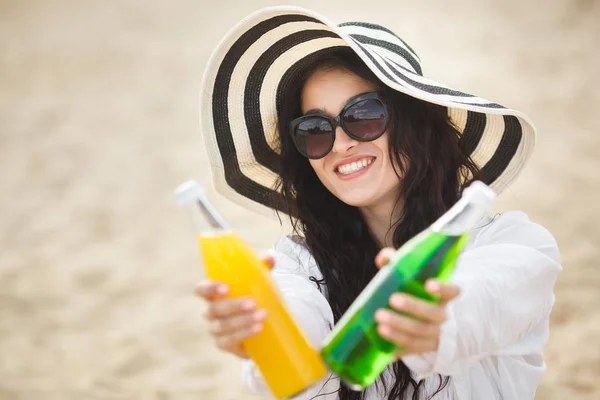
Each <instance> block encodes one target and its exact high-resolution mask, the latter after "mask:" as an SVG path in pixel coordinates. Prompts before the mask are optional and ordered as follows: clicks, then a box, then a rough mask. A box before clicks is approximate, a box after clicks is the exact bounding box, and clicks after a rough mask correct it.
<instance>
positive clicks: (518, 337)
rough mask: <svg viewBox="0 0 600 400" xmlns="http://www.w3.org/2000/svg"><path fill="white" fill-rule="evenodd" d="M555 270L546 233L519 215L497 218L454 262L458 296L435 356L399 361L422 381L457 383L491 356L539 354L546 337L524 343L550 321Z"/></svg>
mask: <svg viewBox="0 0 600 400" xmlns="http://www.w3.org/2000/svg"><path fill="white" fill-rule="evenodd" d="M560 270H561V266H560V261H559V252H558V246H557V244H556V242H555V240H554V238H553V237H552V235H551V234H550V233H549V232H548V231H547V230H546V229H544V228H543V227H541V226H539V225H537V224H534V223H532V222H531V221H529V219H528V218H527V216H526V215H525V214H524V213H521V212H511V213H506V214H503V215H502V216H500V217H498V218H496V219H495V220H493V222H491V223H490V225H489V226H488V227H487V228H482V229H481V230H480V231H479V232H476V237H475V239H474V244H473V245H472V246H471V247H470V249H469V250H467V251H465V252H464V253H463V254H462V255H461V257H460V258H459V260H458V262H457V267H456V270H455V273H454V275H453V277H452V278H451V282H453V283H455V284H456V285H458V286H459V287H460V288H461V294H460V296H459V297H458V298H457V299H456V300H454V301H452V302H450V303H449V305H448V307H447V309H446V312H447V317H448V319H447V321H446V322H445V323H444V324H443V325H442V327H441V334H440V340H439V345H438V350H437V351H436V352H430V353H425V354H421V355H409V356H405V357H403V358H402V361H404V363H405V364H406V365H407V366H408V367H409V368H410V369H411V370H412V371H413V372H415V373H416V374H417V376H418V378H419V379H422V378H424V377H426V376H428V375H431V374H435V373H439V374H442V375H454V374H456V373H458V372H459V371H460V370H461V369H462V368H464V367H466V366H468V365H469V364H471V363H473V362H476V361H479V360H481V359H482V358H484V357H486V356H489V355H526V354H529V353H531V352H541V351H542V350H543V347H544V346H545V344H546V341H547V339H548V334H547V333H546V334H544V335H531V337H528V336H530V335H529V334H530V332H531V331H532V330H533V329H539V327H538V325H539V324H540V322H542V321H543V320H545V319H547V318H548V316H549V314H550V311H551V309H552V307H553V305H554V284H555V281H556V278H557V275H558V273H559V272H560ZM545 329H546V330H547V329H548V328H547V327H546V328H545ZM519 343H526V345H519Z"/></svg>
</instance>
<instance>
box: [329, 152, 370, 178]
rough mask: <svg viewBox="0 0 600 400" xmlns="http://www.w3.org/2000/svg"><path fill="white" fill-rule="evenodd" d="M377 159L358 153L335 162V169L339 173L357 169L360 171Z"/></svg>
mask: <svg viewBox="0 0 600 400" xmlns="http://www.w3.org/2000/svg"><path fill="white" fill-rule="evenodd" d="M373 161H375V157H373V156H367V155H358V156H352V157H348V158H344V159H343V160H340V161H338V162H337V163H335V165H334V168H333V170H334V171H335V172H337V173H341V174H348V173H351V172H355V171H360V170H361V169H362V168H364V167H367V166H368V165H370V164H372V163H373Z"/></svg>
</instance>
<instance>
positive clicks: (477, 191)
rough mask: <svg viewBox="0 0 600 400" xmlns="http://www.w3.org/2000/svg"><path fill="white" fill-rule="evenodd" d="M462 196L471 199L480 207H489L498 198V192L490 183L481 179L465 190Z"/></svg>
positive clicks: (470, 200) (471, 201)
mask: <svg viewBox="0 0 600 400" xmlns="http://www.w3.org/2000/svg"><path fill="white" fill-rule="evenodd" d="M462 197H463V198H464V199H465V200H467V201H469V202H470V203H474V204H476V205H477V206H479V207H482V208H485V209H487V208H488V207H489V206H490V205H492V203H493V202H494V200H496V197H497V195H496V192H494V190H492V188H490V187H489V186H488V185H486V184H485V183H483V182H481V181H474V182H473V183H471V184H470V185H469V187H467V188H466V189H465V190H463V195H462Z"/></svg>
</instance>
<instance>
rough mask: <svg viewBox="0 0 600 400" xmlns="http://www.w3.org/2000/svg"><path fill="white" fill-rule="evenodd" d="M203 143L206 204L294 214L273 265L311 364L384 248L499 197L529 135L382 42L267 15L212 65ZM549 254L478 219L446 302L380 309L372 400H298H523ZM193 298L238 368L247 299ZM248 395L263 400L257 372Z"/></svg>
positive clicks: (207, 285) (247, 374)
mask: <svg viewBox="0 0 600 400" xmlns="http://www.w3.org/2000/svg"><path fill="white" fill-rule="evenodd" d="M201 118H202V129H203V133H204V134H205V138H206V145H207V148H208V152H209V154H210V157H211V162H212V165H213V176H214V178H215V183H216V186H217V188H218V189H219V190H220V191H221V192H222V193H223V194H224V195H226V196H228V197H230V198H232V199H234V200H236V201H238V202H240V203H242V204H244V205H247V206H248V208H250V209H253V210H257V211H265V210H276V211H278V212H279V213H285V214H288V215H289V216H290V218H291V220H292V222H293V224H294V227H295V235H291V236H288V237H285V238H283V239H281V240H280V241H279V242H278V243H277V244H276V245H275V247H274V249H273V251H272V253H271V255H270V256H269V257H267V262H269V263H270V264H272V265H273V270H272V271H273V272H272V274H273V277H274V279H275V280H276V282H277V284H278V286H279V288H280V289H281V292H282V293H283V295H284V297H285V299H286V301H287V303H288V305H289V307H290V309H291V310H292V312H293V313H294V315H295V317H296V318H297V320H298V321H299V322H300V323H301V325H302V327H303V329H304V330H305V332H306V333H307V334H308V335H309V337H310V339H311V340H312V342H313V343H314V344H315V346H319V345H320V344H321V343H322V341H323V339H324V338H325V336H326V335H327V334H328V332H329V331H330V330H331V328H332V326H333V325H334V324H335V323H336V322H337V321H338V320H339V318H340V317H341V315H342V314H343V313H344V311H346V309H347V308H348V306H349V305H350V304H351V303H352V301H353V300H354V299H355V298H356V297H357V295H358V294H359V293H360V292H361V290H362V289H363V288H364V287H365V286H366V285H367V283H368V282H369V281H370V279H371V278H372V277H373V276H374V275H375V274H376V272H377V269H378V267H381V266H382V265H384V264H385V262H386V260H387V258H388V257H389V255H390V252H392V251H393V250H392V249H393V248H398V247H399V246H401V245H402V244H403V243H405V242H406V241H407V240H408V239H409V238H411V237H412V236H414V235H415V234H417V233H419V232H420V231H422V230H423V229H425V228H427V227H428V226H429V225H430V224H431V223H432V222H433V221H435V220H436V219H437V218H438V217H439V216H440V215H441V214H443V213H444V212H445V211H446V210H447V209H448V208H450V207H451V206H452V205H453V204H454V203H455V202H456V201H457V200H458V198H459V197H460V194H461V191H462V189H463V188H465V187H466V186H468V185H469V183H470V182H472V181H473V180H474V179H478V180H482V181H484V182H485V183H487V184H489V185H490V186H491V187H492V188H494V189H495V190H496V191H497V192H501V191H502V190H503V189H504V188H505V187H506V186H507V185H509V184H510V183H511V182H512V181H513V180H514V179H515V178H516V176H517V175H518V173H519V172H520V170H521V169H522V167H523V165H524V163H525V161H526V159H527V158H528V156H529V154H530V153H531V150H532V146H533V142H534V135H535V133H534V128H533V126H532V124H531V123H530V122H529V120H528V118H527V117H526V116H525V115H523V114H521V113H519V112H517V111H515V110H511V109H508V108H505V107H503V106H501V105H499V104H495V103H492V102H489V101H487V100H484V99H481V98H479V97H476V96H472V95H469V94H466V93H462V92H459V91H456V90H453V89H450V88H448V87H446V86H443V85H441V84H439V83H436V82H434V81H432V80H429V79H427V78H425V77H423V76H422V71H421V65H420V62H419V58H418V57H417V55H416V54H415V52H414V51H413V50H412V49H411V48H410V47H409V46H408V45H407V44H406V43H405V42H404V41H402V40H401V39H400V38H399V37H397V36H396V35H395V34H394V33H392V32H391V31H390V30H388V29H386V28H384V27H381V26H377V25H372V24H366V23H347V24H342V25H340V26H336V25H334V24H332V23H330V22H328V21H327V20H326V19H325V18H323V17H322V16H319V15H317V14H315V13H313V12H312V11H309V10H304V9H299V8H290V7H277V8H269V9H265V10H261V11H259V12H257V13H255V14H253V15H252V16H250V17H248V18H246V19H245V20H244V21H242V22H241V23H240V24H239V25H238V26H236V27H235V28H234V29H233V30H232V31H231V32H230V33H229V34H228V35H227V37H226V38H225V39H224V40H223V41H222V42H221V44H220V45H219V47H218V48H217V50H216V51H215V53H214V55H213V57H212V58H211V60H210V62H209V65H208V68H207V72H206V75H205V80H204V85H203V88H202V106H201ZM559 271H560V264H559V254H558V249H557V245H556V243H555V241H554V239H553V237H552V236H551V235H550V233H548V232H547V231H546V230H545V229H544V228H543V227H541V226H539V225H536V224H534V223H533V222H531V221H530V220H529V219H528V218H527V216H526V215H525V214H524V213H522V212H518V211H514V212H506V213H504V214H501V215H498V216H496V217H494V218H491V217H485V218H483V219H482V221H481V223H480V224H479V225H478V227H477V228H476V230H475V232H473V234H472V236H471V239H470V242H469V244H468V246H467V248H466V250H465V252H464V253H463V255H462V256H461V258H460V259H459V262H458V264H457V268H456V272H455V274H454V276H453V278H452V282H451V283H450V284H442V283H440V282H436V281H434V280H430V281H429V282H428V283H427V290H428V291H430V292H431V293H438V294H439V295H441V298H442V301H441V302H440V303H439V304H430V303H427V302H424V301H421V300H419V299H418V298H415V297H411V296H409V295H405V294H401V293H397V294H394V295H393V296H391V298H390V305H391V307H392V308H393V309H395V310H398V311H404V312H408V313H411V314H413V315H416V316H418V317H419V318H420V319H419V320H414V319H408V318H405V317H403V316H401V315H400V314H398V313H395V312H390V311H386V310H379V311H378V312H377V313H376V319H377V321H378V324H379V325H378V331H379V334H380V335H381V336H382V337H384V338H386V339H388V340H390V341H392V342H394V343H397V344H398V345H401V346H402V348H403V349H404V350H403V352H402V353H399V354H398V359H397V361H396V362H395V363H393V365H390V366H389V368H388V369H387V370H386V371H385V372H384V374H382V376H381V377H380V379H379V380H378V382H377V383H376V384H375V385H373V386H372V387H370V388H368V389H367V390H366V391H364V392H362V393H359V392H352V391H350V390H349V389H347V388H346V387H344V386H343V385H340V384H339V380H337V379H336V378H334V377H330V379H328V380H327V381H325V382H323V383H322V384H319V385H315V386H314V387H312V388H310V389H309V390H308V391H306V392H304V393H302V394H301V395H299V397H298V398H301V399H311V398H319V399H343V400H351V399H390V400H391V399H430V398H435V399H460V400H471V399H472V400H480V399H485V400H492V399H515V400H516V399H533V397H534V395H535V391H536V387H537V385H538V383H539V380H540V378H541V376H542V374H543V372H544V370H545V363H544V360H543V357H542V351H543V348H544V346H545V344H546V342H547V340H548V330H549V327H548V319H549V314H550V311H551V309H552V306H553V303H554V295H553V286H554V282H555V280H556V277H557V274H558V272H559ZM224 293H227V287H226V285H224V284H223V283H220V282H209V281H205V282H202V283H200V285H199V286H198V289H197V294H198V295H199V296H200V297H202V298H204V299H205V300H206V301H208V303H209V306H208V312H207V315H206V318H207V319H208V320H209V321H210V323H211V328H210V332H211V333H212V335H213V336H214V338H215V343H216V345H217V346H218V347H219V348H220V349H222V350H225V351H227V352H230V353H232V354H235V355H237V356H239V357H241V358H245V359H247V355H246V353H245V352H244V350H243V348H242V347H241V345H240V343H241V341H242V340H244V339H246V338H248V337H250V336H252V335H254V334H256V333H258V332H260V330H261V327H262V322H263V321H264V320H265V319H267V318H269V316H268V315H266V314H265V312H264V311H263V310H260V309H256V307H255V305H254V303H253V301H252V299H249V298H228V299H225V300H223V299H220V300H216V299H215V296H216V295H217V294H224ZM244 379H245V381H246V382H247V384H248V385H249V386H250V388H252V389H253V390H255V391H256V392H265V393H266V392H267V391H266V388H265V386H264V382H263V381H262V378H261V376H260V373H259V372H258V371H257V368H256V366H255V365H254V364H253V363H252V361H251V360H246V361H245V367H244Z"/></svg>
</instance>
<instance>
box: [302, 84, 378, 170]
mask: <svg viewBox="0 0 600 400" xmlns="http://www.w3.org/2000/svg"><path fill="white" fill-rule="evenodd" d="M388 121H389V114H388V110H387V107H386V104H385V102H384V99H383V94H382V92H370V93H364V94H360V95H358V96H355V97H353V98H351V99H350V100H349V101H348V103H346V105H345V106H344V108H343V109H342V111H341V112H340V113H339V115H338V116H337V117H335V118H331V117H327V116H324V115H304V116H302V117H300V118H296V119H295V120H293V121H292V122H291V123H290V133H291V135H292V140H293V141H294V144H295V145H296V148H297V149H298V151H299V152H300V153H301V154H302V155H304V156H305V157H307V158H310V159H319V158H323V157H325V156H326V155H327V153H329V152H330V151H331V149H332V148H333V144H334V142H335V130H336V128H337V127H338V126H340V127H342V129H343V130H344V132H346V134H347V135H348V136H350V137H351V138H352V139H354V140H357V141H359V142H370V141H372V140H375V139H377V138H379V137H380V136H381V135H383V133H384V132H385V130H386V129H387V125H388Z"/></svg>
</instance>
